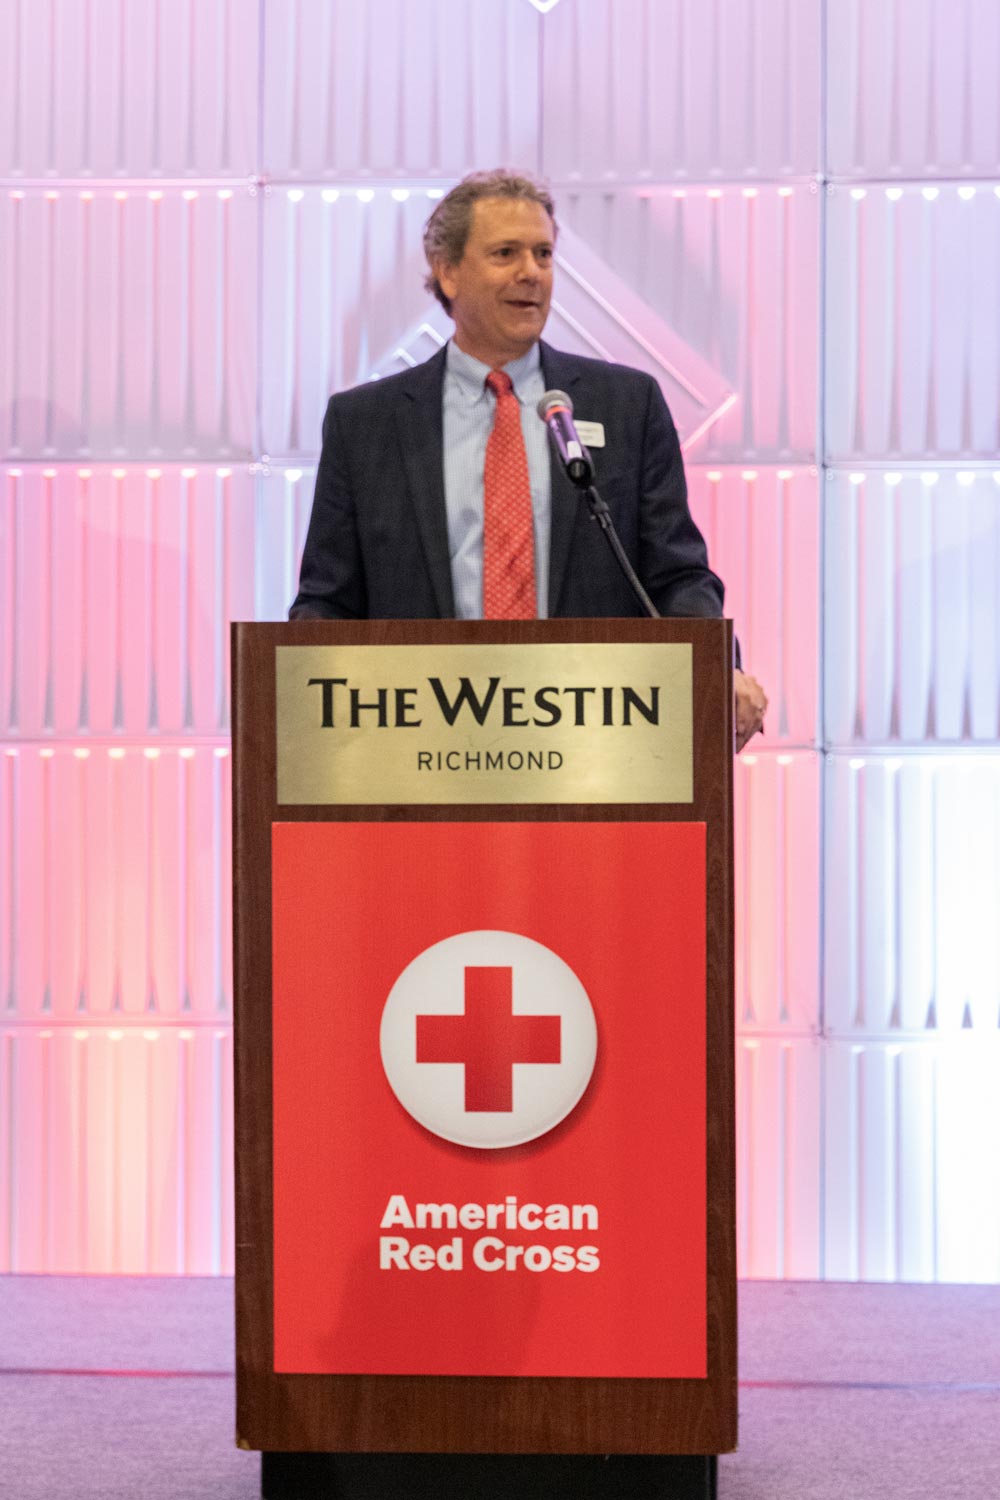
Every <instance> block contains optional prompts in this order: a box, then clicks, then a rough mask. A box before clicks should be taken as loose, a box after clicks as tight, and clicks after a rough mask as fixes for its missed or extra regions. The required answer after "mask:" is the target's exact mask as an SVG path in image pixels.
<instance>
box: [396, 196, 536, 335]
mask: <svg viewBox="0 0 1000 1500" xmlns="http://www.w3.org/2000/svg"><path fill="white" fill-rule="evenodd" d="M480 198H524V199H526V200H527V201H528V202H529V203H540V204H541V206H542V208H544V210H545V212H546V213H547V214H548V216H549V218H550V219H551V220H552V229H553V233H554V232H555V228H556V215H555V204H554V203H553V201H552V194H551V193H550V192H549V190H548V188H547V187H546V186H545V184H544V183H543V182H538V181H536V179H535V178H534V177H529V175H528V173H527V172H516V171H513V170H512V169H511V168H509V167H496V168H494V170H493V171H492V172H470V173H469V175H468V177H463V178H462V181H461V182H460V183H458V184H457V186H456V187H453V188H452V190H451V192H450V193H447V194H446V195H445V196H444V197H443V198H442V199H441V202H440V203H439V204H438V206H437V208H436V209H435V210H434V212H433V213H432V214H431V216H430V218H429V219H428V220H427V223H426V224H425V225H424V254H425V255H426V257H427V264H428V265H429V266H430V270H429V271H428V273H427V276H426V277H425V279H424V286H425V287H426V289H427V290H428V291H429V292H433V293H434V296H435V297H436V298H437V299H438V301H439V302H440V304H441V306H442V307H443V308H444V310H445V312H447V313H450V312H451V298H450V297H447V296H445V294H444V292H443V291H442V289H441V283H440V282H439V281H438V279H437V276H436V275H435V274H434V263H435V261H444V263H445V265H447V266H457V265H458V263H459V261H460V260H461V259H462V256H463V255H464V254H465V246H466V243H467V241H468V238H469V230H470V229H471V227H472V208H473V204H475V203H478V202H479V199H480Z"/></svg>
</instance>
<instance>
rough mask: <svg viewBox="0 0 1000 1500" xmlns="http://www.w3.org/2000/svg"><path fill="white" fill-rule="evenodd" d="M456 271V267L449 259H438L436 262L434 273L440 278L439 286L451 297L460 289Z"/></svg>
mask: <svg viewBox="0 0 1000 1500" xmlns="http://www.w3.org/2000/svg"><path fill="white" fill-rule="evenodd" d="M455 272H456V267H455V266H452V265H449V264H448V262H447V261H444V260H436V261H435V262H434V275H435V276H436V277H437V279H438V286H439V287H440V288H441V290H442V291H443V292H444V294H445V296H446V297H448V298H449V299H450V298H452V297H454V295H455V293H456V291H457V290H458V277H457V276H456V274H455Z"/></svg>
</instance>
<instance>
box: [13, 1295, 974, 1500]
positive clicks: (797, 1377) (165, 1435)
mask: <svg viewBox="0 0 1000 1500" xmlns="http://www.w3.org/2000/svg"><path fill="white" fill-rule="evenodd" d="M231 1308H232V1283H231V1282H228V1281H222V1280H201V1279H194V1278H190V1279H185V1280H171V1279H162V1280H159V1279H143V1278H128V1279H110V1278H96V1277H95V1278H90V1277H43V1276H38V1277H34V1276H12V1277H0V1497H2V1500H56V1497H63V1496H65V1497H72V1500H203V1497H204V1500H251V1497H255V1496H257V1495H259V1465H258V1460H257V1458H256V1456H254V1455H252V1454H247V1453H241V1452H239V1451H238V1450H237V1449H236V1448H235V1447H234V1446H233V1436H232V1434H233V1379H232V1373H231V1372H232V1366H233V1340H232V1316H231ZM998 1322H1000V1288H996V1287H942V1286H936V1287H925V1286H871V1285H851V1286H846V1285H833V1284H816V1283H805V1282H746V1283H743V1284H742V1285H741V1288H740V1378H741V1392H740V1416H741V1425H740V1449H739V1452H738V1453H736V1454H734V1455H730V1456H727V1457H725V1458H723V1459H722V1460H721V1464H720V1495H721V1496H722V1500H868V1497H872V1500H904V1497H905V1500H952V1497H955V1500H957V1497H959V1496H961V1497H963V1500H964V1497H967V1496H976V1497H981V1500H1000V1339H998V1337H997V1330H998ZM449 1500H461V1497H460V1496H456V1497H449Z"/></svg>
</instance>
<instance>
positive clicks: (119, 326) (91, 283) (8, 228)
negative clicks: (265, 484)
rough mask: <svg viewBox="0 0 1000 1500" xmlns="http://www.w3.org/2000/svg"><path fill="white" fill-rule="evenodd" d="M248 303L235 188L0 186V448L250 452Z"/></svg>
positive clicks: (246, 258) (250, 205)
mask: <svg viewBox="0 0 1000 1500" xmlns="http://www.w3.org/2000/svg"><path fill="white" fill-rule="evenodd" d="M256 302H257V233H256V208H255V200H254V198H253V197H252V196H251V194H250V193H249V191H248V190H247V189H245V188H236V189H233V188H221V189H218V190H216V189H214V188H212V189H208V190H206V189H204V188H202V189H200V190H199V189H197V188H186V189H184V190H183V191H180V190H177V189H163V190H161V189H158V188H154V189H150V190H148V191H147V190H145V189H142V190H139V191H136V190H135V189H134V188H133V189H131V190H130V189H126V188H121V189H118V190H116V191H114V192H112V191H111V190H110V189H106V188H105V189H100V188H96V189H93V190H91V189H89V188H83V189H80V190H79V191H78V190H77V189H75V188H74V189H70V190H66V189H54V188H53V189H47V190H42V189H41V188H39V187H29V188H25V189H24V190H22V189H20V188H18V189H15V190H13V191H12V192H11V193H8V194H4V195H2V196H0V320H2V322H3V325H4V327H5V328H6V329H7V336H6V337H5V338H4V340H3V345H2V350H0V452H3V453H4V454H7V455H9V456H11V457H14V458H20V457H38V458H48V457H52V458H60V457H62V458H78V457H81V458H92V459H100V458H107V459H111V458H117V457H119V456H125V455H128V456H131V457H132V458H136V457H139V456H143V457H145V456H148V457H150V458H153V459H166V458H172V457H173V458H195V457H211V458H215V457H219V458H234V457H238V456H239V457H244V458H249V457H250V456H251V453H252V451H253V448H254V444H255V400H254V386H255V380H256V368H257V354H256V321H257V320H256Z"/></svg>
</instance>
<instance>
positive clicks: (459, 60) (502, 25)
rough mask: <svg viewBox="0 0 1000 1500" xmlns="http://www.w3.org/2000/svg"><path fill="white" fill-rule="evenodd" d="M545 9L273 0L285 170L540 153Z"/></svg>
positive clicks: (372, 168)
mask: <svg viewBox="0 0 1000 1500" xmlns="http://www.w3.org/2000/svg"><path fill="white" fill-rule="evenodd" d="M541 24H542V22H541V18H540V16H539V13H538V11H537V10H535V9H534V8H533V6H531V5H528V4H526V3H525V0H513V3H511V0H507V3H505V4H495V5H483V4H471V5H470V4H468V3H467V0H436V3H434V4H431V5H422V4H416V3H414V0H365V3H364V4H361V5H359V4H357V3H356V0H297V3H296V4H294V5H289V4H283V3H280V0H268V3H266V5H265V44H264V47H265V50H264V56H265V85H264V143H263V149H264V162H263V165H264V168H265V170H266V172H267V173H268V174H269V175H271V176H272V177H299V176H301V177H307V178H320V177H330V178H352V177H368V176H372V175H375V176H379V175H382V176H390V177H401V178H402V179H404V180H405V179H406V178H407V177H413V176H417V177H428V176H430V177H438V176H444V177H461V176H463V175H464V173H465V172H468V171H471V170H473V169H474V168H485V167H492V166H500V165H502V164H509V165H513V166H521V167H528V168H529V169H530V168H533V167H535V166H536V165H537V145H536V142H537V137H538V116H539V98H538V66H539V55H538V44H539V28H540V26H541Z"/></svg>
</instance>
